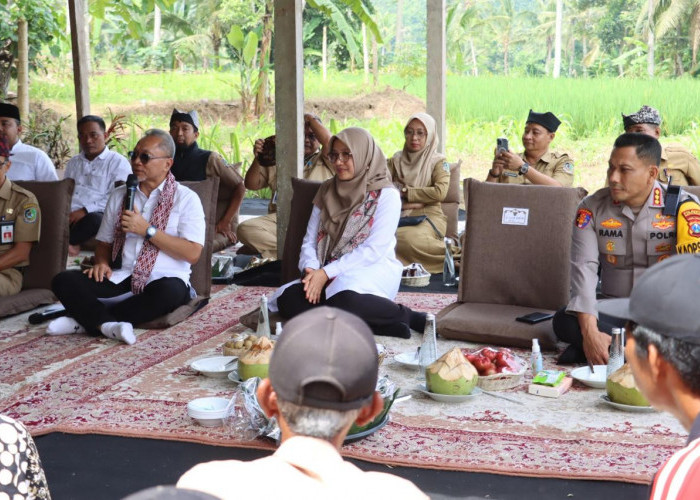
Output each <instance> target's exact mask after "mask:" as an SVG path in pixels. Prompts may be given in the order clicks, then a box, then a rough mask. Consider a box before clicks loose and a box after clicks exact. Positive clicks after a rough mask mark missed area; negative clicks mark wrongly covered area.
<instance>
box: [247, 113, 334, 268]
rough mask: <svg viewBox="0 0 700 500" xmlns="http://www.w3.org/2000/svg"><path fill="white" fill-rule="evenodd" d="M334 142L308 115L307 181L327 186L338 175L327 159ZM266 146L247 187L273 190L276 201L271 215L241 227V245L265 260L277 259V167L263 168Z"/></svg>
mask: <svg viewBox="0 0 700 500" xmlns="http://www.w3.org/2000/svg"><path fill="white" fill-rule="evenodd" d="M330 138H331V134H330V132H328V130H327V129H326V128H325V127H324V126H323V124H322V123H321V120H320V119H319V118H318V117H317V116H314V115H312V114H309V113H307V114H305V115H304V179H307V180H310V181H320V182H323V181H325V180H326V179H330V178H331V177H333V176H334V175H335V171H334V170H333V167H332V165H331V163H330V161H329V160H328V158H327V156H326V151H327V145H328V141H329V140H330ZM263 144H264V141H263V139H258V140H257V141H255V148H254V152H255V159H254V160H253V163H252V164H251V165H250V168H249V169H248V171H247V172H246V174H245V187H246V189H249V190H251V191H258V190H260V189H265V188H268V187H269V188H270V189H271V190H272V199H271V200H270V205H269V206H268V208H267V211H268V214H267V215H263V216H261V217H255V218H253V219H248V220H246V221H244V222H242V223H241V224H240V225H239V226H238V241H240V242H241V243H243V244H244V245H245V246H246V247H248V248H250V249H251V250H254V251H256V252H258V253H259V254H260V255H262V257H263V258H265V259H277V205H276V203H275V202H276V199H277V167H276V166H275V165H270V166H262V165H261V164H260V162H259V161H258V156H259V155H260V154H261V153H262V152H263ZM319 147H320V149H319Z"/></svg>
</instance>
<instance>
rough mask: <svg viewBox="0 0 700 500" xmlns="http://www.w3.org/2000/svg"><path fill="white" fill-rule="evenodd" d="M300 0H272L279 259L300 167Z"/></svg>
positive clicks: (302, 96) (302, 101) (301, 154)
mask: <svg viewBox="0 0 700 500" xmlns="http://www.w3.org/2000/svg"><path fill="white" fill-rule="evenodd" d="M302 8H303V5H302V0H275V38H274V48H273V49H274V55H275V133H276V135H277V142H276V157H277V256H278V258H282V252H283V250H284V239H285V236H286V234H287V227H288V226H289V210H290V206H291V202H292V177H302V175H303V170H304V127H303V123H304V122H303V120H304V73H303V71H304V61H303V50H302V37H301V34H302V30H301V13H302Z"/></svg>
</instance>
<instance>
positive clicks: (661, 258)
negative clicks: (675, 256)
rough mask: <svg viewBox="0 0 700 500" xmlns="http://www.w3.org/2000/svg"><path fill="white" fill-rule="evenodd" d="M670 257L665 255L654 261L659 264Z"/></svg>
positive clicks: (668, 254)
mask: <svg viewBox="0 0 700 500" xmlns="http://www.w3.org/2000/svg"><path fill="white" fill-rule="evenodd" d="M670 256H671V254H670V253H667V254H666V255H662V256H660V257H659V258H658V259H656V262H661V261H662V260H666V259H668V258H669V257H670Z"/></svg>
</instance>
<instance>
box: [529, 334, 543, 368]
mask: <svg viewBox="0 0 700 500" xmlns="http://www.w3.org/2000/svg"><path fill="white" fill-rule="evenodd" d="M530 367H531V368H532V376H533V377H534V376H535V375H537V374H538V373H539V372H541V371H542V352H541V351H540V341H539V340H537V339H532V354H530Z"/></svg>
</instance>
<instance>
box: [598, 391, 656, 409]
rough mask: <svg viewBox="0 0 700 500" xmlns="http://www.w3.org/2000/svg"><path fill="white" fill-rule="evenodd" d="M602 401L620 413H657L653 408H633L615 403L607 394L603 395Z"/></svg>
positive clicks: (601, 396)
mask: <svg viewBox="0 0 700 500" xmlns="http://www.w3.org/2000/svg"><path fill="white" fill-rule="evenodd" d="M600 399H601V400H602V401H603V403H605V404H607V405H609V406H612V407H613V408H615V409H616V410H620V411H629V412H632V413H651V412H655V411H656V409H655V408H654V407H653V406H632V405H623V404H622V403H615V402H614V401H610V398H609V397H608V395H607V394H601V395H600Z"/></svg>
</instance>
